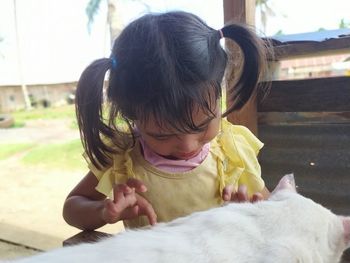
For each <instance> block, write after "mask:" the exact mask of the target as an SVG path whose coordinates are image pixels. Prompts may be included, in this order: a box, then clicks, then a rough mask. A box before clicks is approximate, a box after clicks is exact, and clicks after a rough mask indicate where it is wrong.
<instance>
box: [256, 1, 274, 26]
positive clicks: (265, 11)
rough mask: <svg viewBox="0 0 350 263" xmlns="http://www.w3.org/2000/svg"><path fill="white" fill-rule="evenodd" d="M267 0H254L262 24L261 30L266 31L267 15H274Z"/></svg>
mask: <svg viewBox="0 0 350 263" xmlns="http://www.w3.org/2000/svg"><path fill="white" fill-rule="evenodd" d="M268 2H269V0H256V2H255V3H256V6H257V8H258V9H259V11H260V19H261V25H262V31H263V32H264V33H266V25H267V17H269V16H275V15H276V14H275V12H274V11H273V10H272V8H271V7H270V5H269V4H268Z"/></svg>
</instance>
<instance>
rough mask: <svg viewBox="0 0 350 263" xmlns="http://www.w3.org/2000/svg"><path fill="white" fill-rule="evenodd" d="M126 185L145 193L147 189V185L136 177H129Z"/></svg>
mask: <svg viewBox="0 0 350 263" xmlns="http://www.w3.org/2000/svg"><path fill="white" fill-rule="evenodd" d="M126 185H127V186H128V187H130V188H135V190H136V192H141V193H144V192H146V191H147V187H146V186H145V185H144V183H143V182H142V181H140V180H138V179H135V178H129V179H128V180H127V181H126Z"/></svg>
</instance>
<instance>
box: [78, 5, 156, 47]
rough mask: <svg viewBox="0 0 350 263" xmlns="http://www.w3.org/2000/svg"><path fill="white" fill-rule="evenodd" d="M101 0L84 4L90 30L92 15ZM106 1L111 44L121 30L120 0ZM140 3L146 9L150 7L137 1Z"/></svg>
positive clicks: (92, 20)
mask: <svg viewBox="0 0 350 263" xmlns="http://www.w3.org/2000/svg"><path fill="white" fill-rule="evenodd" d="M102 1H103V0H90V1H89V3H88V5H87V6H86V9H85V11H86V14H87V16H88V30H89V31H90V30H91V26H92V24H93V22H94V17H95V15H96V14H97V12H98V10H99V8H100V5H101V3H102ZM105 1H107V4H108V8H107V21H106V22H107V25H108V27H109V34H110V40H111V45H112V44H113V41H114V39H115V38H116V37H118V35H119V34H120V32H121V31H122V30H123V27H124V25H123V20H122V11H124V10H122V8H121V6H122V3H121V0H105ZM130 1H137V0H130ZM139 2H140V3H142V4H143V5H144V6H145V8H146V10H147V11H149V10H150V7H149V5H147V4H145V3H144V2H143V1H139Z"/></svg>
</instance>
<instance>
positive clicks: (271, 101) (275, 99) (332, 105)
mask: <svg viewBox="0 0 350 263" xmlns="http://www.w3.org/2000/svg"><path fill="white" fill-rule="evenodd" d="M258 97H259V98H258V101H259V105H258V111H259V112H349V111H350V77H333V78H318V79H300V80H285V81H273V82H272V86H271V88H270V91H269V92H268V94H267V95H265V94H261V93H259V95H258Z"/></svg>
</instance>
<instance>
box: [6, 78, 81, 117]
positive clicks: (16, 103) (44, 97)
mask: <svg viewBox="0 0 350 263" xmlns="http://www.w3.org/2000/svg"><path fill="white" fill-rule="evenodd" d="M76 86H77V82H68V83H55V84H31V85H27V90H28V95H29V97H30V100H31V103H32V104H33V106H43V107H47V106H50V105H60V104H65V103H67V101H70V100H72V95H73V94H75V89H76ZM73 96H74V95H73ZM23 108H25V100H24V97H23V93H22V87H21V85H2V86H0V112H11V111H15V110H19V109H23Z"/></svg>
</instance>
